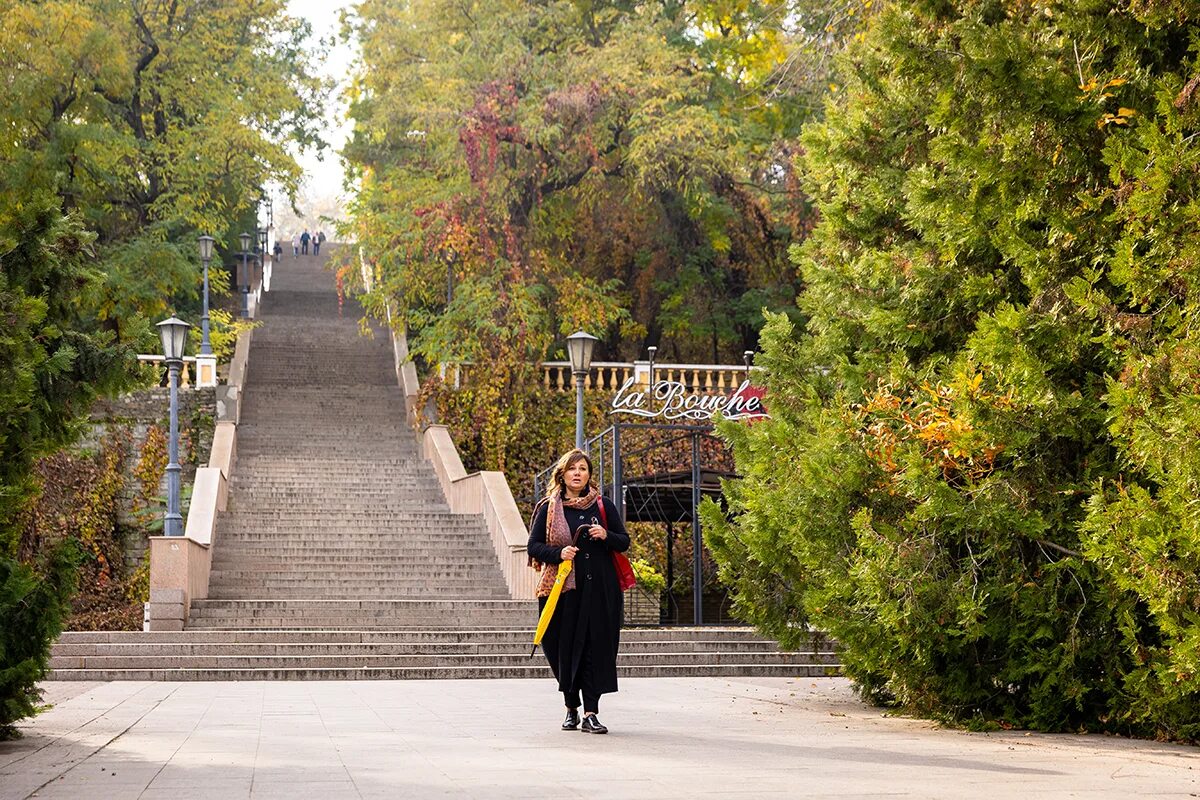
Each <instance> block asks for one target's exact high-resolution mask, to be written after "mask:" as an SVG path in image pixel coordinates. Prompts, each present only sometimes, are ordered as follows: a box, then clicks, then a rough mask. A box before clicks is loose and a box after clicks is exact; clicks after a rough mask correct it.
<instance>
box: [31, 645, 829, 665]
mask: <svg viewBox="0 0 1200 800" xmlns="http://www.w3.org/2000/svg"><path fill="white" fill-rule="evenodd" d="M530 658H531V656H530V650H526V651H525V652H524V653H442V654H436V655H425V654H349V655H303V656H301V655H297V656H292V655H286V656H285V655H272V656H249V655H219V656H212V655H205V656H198V655H180V656H54V657H52V658H51V659H50V667H51V669H103V670H125V669H220V670H230V669H314V668H316V669H336V668H340V669H355V668H364V669H395V668H400V669H405V668H412V667H429V668H439V669H462V668H469V667H475V668H483V667H490V668H497V667H501V668H503V667H522V666H526V665H527V664H528V662H529V660H530ZM836 663H837V659H836V658H835V657H833V656H826V655H822V654H816V655H814V654H811V653H781V652H751V653H747V652H735V653H713V652H708V653H696V652H661V653H624V652H622V653H620V654H619V655H618V656H617V667H618V669H620V668H622V667H654V666H658V665H660V664H673V665H676V666H689V667H692V666H697V667H707V666H720V665H723V664H739V665H742V666H762V665H785V664H794V665H798V666H799V665H812V664H823V665H832V664H836Z"/></svg>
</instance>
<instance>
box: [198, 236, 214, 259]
mask: <svg viewBox="0 0 1200 800" xmlns="http://www.w3.org/2000/svg"><path fill="white" fill-rule="evenodd" d="M215 241H216V240H215V239H213V237H211V236H201V237H200V238H199V240H198V242H199V244H200V260H201V261H211V260H212V254H213V242H215Z"/></svg>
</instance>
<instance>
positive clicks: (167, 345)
mask: <svg viewBox="0 0 1200 800" xmlns="http://www.w3.org/2000/svg"><path fill="white" fill-rule="evenodd" d="M190 327H192V326H191V325H189V324H187V323H186V322H184V321H183V320H181V319H179V318H178V317H171V318H170V319H164V320H163V321H162V322H160V323H158V335H159V337H160V338H161V339H162V349H163V355H164V356H165V357H166V358H167V360H168V361H178V360H180V359H182V358H183V351H184V345H186V344H187V332H188V328H190Z"/></svg>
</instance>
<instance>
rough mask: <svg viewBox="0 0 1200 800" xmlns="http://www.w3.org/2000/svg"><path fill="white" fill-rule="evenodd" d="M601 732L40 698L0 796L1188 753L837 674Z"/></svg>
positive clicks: (217, 690) (1168, 772)
mask: <svg viewBox="0 0 1200 800" xmlns="http://www.w3.org/2000/svg"><path fill="white" fill-rule="evenodd" d="M621 685H622V691H621V692H620V693H619V694H617V695H611V696H608V697H606V698H604V701H603V704H602V707H601V715H600V716H601V718H602V719H603V720H604V721H605V723H606V724H608V725H609V726H610V727H611V728H612V733H610V734H609V735H608V736H592V735H586V734H582V733H577V732H570V733H564V732H562V731H560V730H558V724H559V722H560V720H561V709H560V706H559V705H558V704H557V702H556V696H555V694H554V692H553V684H552V683H551V682H550V681H548V680H547V681H538V680H482V681H341V682H287V683H285V682H278V683H251V682H246V683H132V682H116V683H93V684H83V683H50V684H46V687H45V688H46V690H47V701H48V702H50V703H52V704H53V708H51V709H50V710H49V711H46V712H45V713H43V714H42V715H40V716H39V717H37V718H36V719H34V720H31V721H29V722H27V723H26V724H25V726H24V728H23V730H24V733H25V736H24V738H23V739H21V740H19V741H16V742H7V743H0V798H2V800H17V798H27V797H37V798H46V799H47V800H49V799H50V798H69V800H109V799H110V798H112V799H114V800H118V799H119V800H125V799H126V798H127V799H128V800H135V798H136V799H137V800H198V799H199V798H205V799H206V800H207V799H209V798H211V799H212V800H230V799H231V798H278V799H279V800H293V799H298V798H314V800H340V799H341V798H355V799H356V800H357V798H399V797H414V798H425V797H469V798H522V800H525V799H527V798H567V797H589V798H600V797H602V798H605V800H615V799H616V798H673V797H680V798H682V797H755V798H758V797H789V798H792V797H803V798H823V797H828V798H852V797H914V798H916V797H919V798H935V797H936V798H961V797H986V798H989V800H995V799H996V798H1009V797H1012V798H1018V797H1019V798H1035V797H1045V798H1067V797H1076V798H1100V797H1105V798H1138V797H1147V798H1150V797H1153V798H1183V797H1197V796H1200V750H1196V749H1195V748H1190V747H1184V746H1177V745H1165V744H1156V743H1153V742H1136V741H1127V740H1123V739H1117V738H1112V737H1104V736H1046V735H1031V734H1022V733H1002V734H996V733H992V734H981V733H974V734H973V733H966V732H962V731H951V730H943V729H939V728H937V727H936V726H934V725H932V724H930V723H928V722H923V721H919V720H912V719H905V718H899V717H891V716H886V715H884V714H882V713H881V712H880V711H879V709H873V708H868V707H866V706H863V705H862V704H860V703H859V702H857V701H856V700H855V699H854V696H853V694H852V693H851V691H850V688H849V683H848V682H847V681H845V680H842V679H815V680H814V679H795V680H789V679H783V678H758V679H730V678H669V679H626V680H624V681H622V684H621Z"/></svg>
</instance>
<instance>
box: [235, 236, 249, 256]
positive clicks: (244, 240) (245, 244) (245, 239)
mask: <svg viewBox="0 0 1200 800" xmlns="http://www.w3.org/2000/svg"><path fill="white" fill-rule="evenodd" d="M250 238H251V237H250V234H248V233H239V234H238V239H239V240H240V241H241V243H242V252H243V253H248V252H250Z"/></svg>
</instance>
